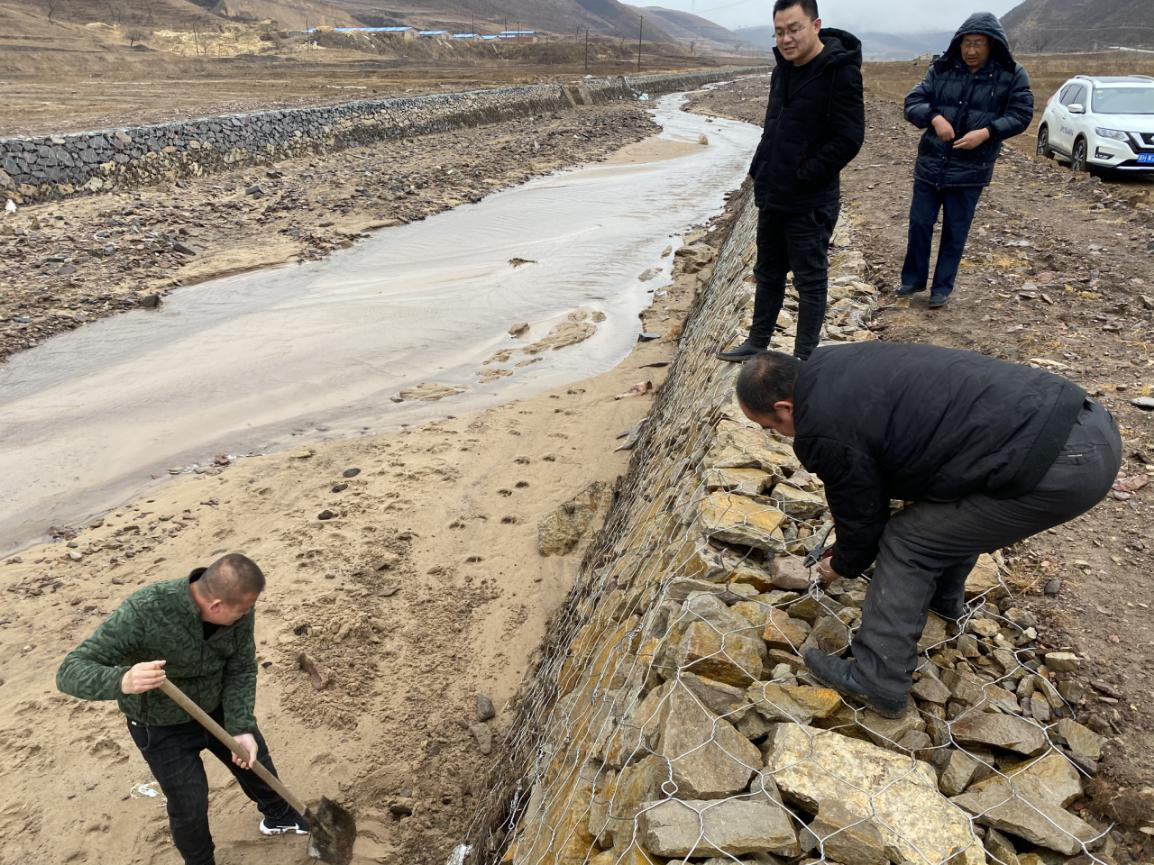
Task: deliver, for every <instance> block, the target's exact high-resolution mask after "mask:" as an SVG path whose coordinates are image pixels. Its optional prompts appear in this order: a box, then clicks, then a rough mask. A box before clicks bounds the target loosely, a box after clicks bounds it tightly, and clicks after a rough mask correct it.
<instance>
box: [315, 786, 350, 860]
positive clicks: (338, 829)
mask: <svg viewBox="0 0 1154 865" xmlns="http://www.w3.org/2000/svg"><path fill="white" fill-rule="evenodd" d="M306 819H307V820H308V821H309V855H310V856H312V857H313V858H314V859H320V860H321V861H322V862H328V863H329V865H349V863H350V862H352V861H353V843H354V842H355V841H356V840H357V821H356V820H354V819H353V815H352V814H351V813H349V811H348V809H346V808H343V807H341V806H340V805H338V804H337V803H336V802H334V801H333V800H332V799H326V798H324V797H322V798H321V801H320V804H319V805H317V808H316V810H315V811H314V810H313V809H312V808H310V809H309V811H308V815H307V817H306Z"/></svg>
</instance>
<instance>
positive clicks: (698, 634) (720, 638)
mask: <svg viewBox="0 0 1154 865" xmlns="http://www.w3.org/2000/svg"><path fill="white" fill-rule="evenodd" d="M673 662H674V665H675V666H676V667H677V668H678V669H685V670H688V671H689V672H691V673H696V674H697V675H699V676H705V678H707V679H716V680H717V681H719V682H725V683H726V684H729V685H736V686H738V687H744V686H746V685H748V684H749V683H750V682H753V681H755V680H756V679H759V678H761V673H762V669H763V668H764V666H765V643H763V642H762V641H761V640H759V639H757V637H750V636H748V635H746V634H741V633H732V632H730V633H725V634H723V633H722V632H721V631H720V630H718V628H717V627H716V626H714V625H712V624H710V623H709V622H694V623H692V624H691V625H689V627H687V628H686V629H685V634H684V636H682V638H681V640H680V641H679V642H678V644H677V646H676V648H675V650H674V654H673Z"/></svg>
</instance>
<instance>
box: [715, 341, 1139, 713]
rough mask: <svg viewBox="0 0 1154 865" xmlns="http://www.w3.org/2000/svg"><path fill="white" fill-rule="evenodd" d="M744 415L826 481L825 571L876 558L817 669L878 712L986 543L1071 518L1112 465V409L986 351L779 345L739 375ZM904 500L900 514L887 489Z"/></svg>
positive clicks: (1101, 490) (956, 607)
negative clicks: (830, 524) (835, 649)
mask: <svg viewBox="0 0 1154 865" xmlns="http://www.w3.org/2000/svg"><path fill="white" fill-rule="evenodd" d="M737 398H738V401H739V403H740V404H741V407H742V410H743V411H744V412H745V414H746V416H747V417H748V418H749V419H750V420H752V421H754V422H755V423H757V424H759V425H760V426H761V427H763V428H764V429H771V430H774V431H776V432H778V433H780V434H781V435H784V436H789V437H791V438H793V448H794V451H795V452H796V454H797V457H798V459H799V460H800V461H801V464H802V465H803V466H805V468H806V469H807V470H808V471H810V472H811V473H813V474H815V475H817V476H818V477H820V478H821V479H822V481H823V482H824V484H825V493H826V498H827V500H828V502H829V508H830V512H831V514H832V516H833V519H834V523H835V525H836V527H837V528H836V531H837V543H836V544H835V545H834V547H833V550H832V556H829V557H827V558H824V559H823V560H822V561H821V564H820V565H819V573H820V574H821V576H822V578H823V579H824V580H827V581H830V580H833V579H836V578H837V577H838V576H842V577H857V576H859V575H860V574H861V573H862V572H863V571H864V570H866V569H867V568H868V567H869V566H870V565H871V564H872V563H874V561H875V559H876V562H877V567H876V569H875V571H874V575H873V579H872V581H871V583H870V586H869V591H868V593H867V596H866V602H865V606H864V608H863V610H862V621H861V627H860V629H859V630H858V632H857V634H856V635H855V636H854V639H853V643H852V646H851V651H852V654H853V658H852V660H846V659H843V658H839V657H836V656H832V655H827V654H825V653H823V652H821V651H819V650H817V649H809V650H808V651H807V652H806V653H805V662H806V665H807V666H808V667H809V668H810V670H811V671H812V672H813V673H814V675H816V676H817V677H818V678H819V679H821V680H822V681H823V682H825V683H826V684H828V685H830V686H831V687H833V688H835V689H836V690H838V691H839V692H841V693H842V694H844V695H847V696H852V697H856V698H858V699H861V700H863V701H865V703H866V704H867V705H868V706H869V707H870V708H872V709H874V710H875V711H877V712H879V713H881V714H882V715H885V716H887V717H891V718H892V717H897V716H899V715H900V714H901V713H902V711H903V710H904V709H905V706H906V700H907V696H908V694H909V690H910V686H911V684H912V674H913V672H914V669H915V667H916V659H917V643H918V640H919V639H920V638H921V634H922V629H923V628H924V627H925V624H926V617H927V612H928V611H933V612H935V613H937V614H938V615H940V616H943V617H946V618H950V619H955V620H956V619H960V618H961V617H962V616H963V615H964V614H965V613H966V612H967V610H966V605H965V584H966V577H967V576H968V575H969V573H970V571H971V569H972V568H973V567H974V564H975V563H976V562H977V559H978V556H979V554H981V553H986V552H992V551H993V550H996V549H999V548H1001V547H1005V546H1008V545H1010V544H1014V543H1017V542H1018V541H1021V540H1023V539H1024V538H1027V537H1029V536H1031V535H1034V534H1037V533H1038V532H1041V531H1043V530H1044V529H1048V528H1051V527H1052V526H1056V525H1058V524H1059V523H1064V522H1066V521H1067V520H1071V519H1073V518H1074V517H1077V516H1079V515H1081V514H1083V513H1085V512H1086V511H1088V510H1089V509H1090V508H1092V507H1093V506H1094V505H1095V504H1097V503H1098V502H1099V501H1100V500H1101V499H1102V498H1103V497H1104V496H1105V495H1106V493H1107V492H1109V490H1110V487H1111V485H1112V484H1113V482H1114V478H1115V476H1116V475H1117V473H1118V469H1119V468H1120V467H1121V462H1122V443H1121V439H1120V437H1119V435H1118V428H1117V426H1116V425H1115V423H1114V419H1113V418H1112V417H1111V416H1110V414H1109V412H1107V411H1106V410H1105V409H1104V408H1102V406H1100V405H1099V404H1098V403H1096V402H1094V401H1093V400H1091V399H1089V398H1088V397H1087V396H1086V392H1085V391H1083V390H1082V389H1081V388H1080V387H1078V386H1077V385H1075V384H1074V383H1073V382H1070V381H1067V380H1066V379H1064V378H1061V377H1060V376H1057V375H1053V374H1052V373H1048V372H1043V371H1041V370H1037V369H1033V368H1032V367H1027V366H1019V365H1016V364H1010V363H1005V362H1003V361H999V360H994V359H992V358H988V357H985V356H983V355H980V354H974V353H972V352H966V351H956V350H953V349H946V348H937V347H934V346H926V345H906V344H902V343H882V342H872V343H863V344H860V345H848V346H828V347H825V348H819V349H817V350H816V351H814V353H813V354H812V355H811V356H810V358H809V360H808V361H806V362H805V363H804V364H803V363H802V362H801V361H799V360H798V359H797V358H796V357H792V356H790V355H786V354H781V353H779V352H763V353H762V354H759V355H757V356H756V357H754V358H753V359H752V360H750V361H749V362H747V363H746V364H745V366H744V367H743V368H742V370H741V374H740V375H739V376H738V379H737ZM891 499H900V500H904V501H907V502H911V503H912V504H910V505H909V506H907V507H905V508H904V509H902V510H901V511H899V512H898V513H896V514H893V515H891V513H890V500H891Z"/></svg>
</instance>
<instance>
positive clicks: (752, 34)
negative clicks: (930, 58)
mask: <svg viewBox="0 0 1154 865" xmlns="http://www.w3.org/2000/svg"><path fill="white" fill-rule="evenodd" d="M1146 2H1154V0H1146ZM734 33H735V34H736V35H737V37H738V38H739V39H742V40H743V41H745V42H747V43H749V44H751V45H754V46H756V47H758V48H763V49H765V50H772V49H773V44H774V38H773V28H772V27H769V26H765V27H742V28H741V29H740V30H736V31H734ZM854 35H855V36H857V37H858V38H859V39H861V41H862V54H863V55H864V56H865V58H866V59H867V60H911V59H913V58H914V57H920V56H922V55H923V54H938V53H940V52H942V51H945V50H946V48H948V47H949V44H950V39H952V38H953V36H954V34H953V31H950V32H949V33H944V32H927V33H854Z"/></svg>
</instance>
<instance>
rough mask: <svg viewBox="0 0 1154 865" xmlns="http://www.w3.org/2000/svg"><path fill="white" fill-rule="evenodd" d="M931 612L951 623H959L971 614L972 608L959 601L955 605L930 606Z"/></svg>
mask: <svg viewBox="0 0 1154 865" xmlns="http://www.w3.org/2000/svg"><path fill="white" fill-rule="evenodd" d="M930 612H931V613H934V614H936V615H938V616H941V617H942V618H943V619H948V620H949V621H951V622H958V621H961V619H962V618H963V617H964V616H966V615H968V614H969V612H970V608H969V607H967V606H966V605H965V603H964V602H962V601H958V602H957V603H955V604H930Z"/></svg>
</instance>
